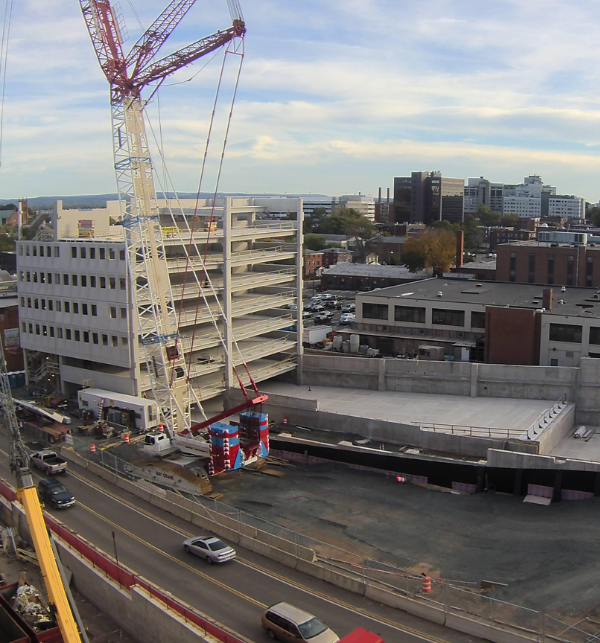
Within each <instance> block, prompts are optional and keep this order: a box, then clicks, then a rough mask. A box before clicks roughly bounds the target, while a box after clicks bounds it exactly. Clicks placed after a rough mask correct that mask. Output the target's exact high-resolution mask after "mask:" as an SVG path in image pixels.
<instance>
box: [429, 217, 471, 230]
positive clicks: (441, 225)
mask: <svg viewBox="0 0 600 643" xmlns="http://www.w3.org/2000/svg"><path fill="white" fill-rule="evenodd" d="M467 216H469V215H467ZM430 227H431V228H433V229H434V230H448V232H456V231H457V230H458V229H459V227H460V226H458V225H457V224H452V223H450V221H445V220H443V221H434V222H433V223H432V224H431V226H430Z"/></svg>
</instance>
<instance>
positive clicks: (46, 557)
mask: <svg viewBox="0 0 600 643" xmlns="http://www.w3.org/2000/svg"><path fill="white" fill-rule="evenodd" d="M0 405H1V407H2V412H3V414H4V417H5V419H6V425H7V427H8V430H9V433H10V468H11V471H12V472H13V473H14V475H15V477H16V479H17V497H18V499H19V502H20V503H21V504H22V505H23V509H24V510H25V516H26V517H27V524H28V526H29V532H30V533H31V538H32V539H33V546H34V547H35V552H36V554H37V558H38V561H39V564H40V569H41V571H42V576H43V577H44V582H45V583H46V590H47V592H48V600H49V601H50V604H51V605H52V606H53V609H54V610H55V612H56V620H57V621H58V626H59V628H60V631H61V634H62V637H63V641H64V643H81V637H80V635H79V631H78V629H77V625H76V622H75V618H74V617H73V612H72V611H71V606H70V605H69V601H68V599H67V594H66V592H65V588H64V585H63V582H62V579H61V576H60V572H59V570H58V566H57V563H56V559H55V558H54V553H53V551H52V544H51V542H50V536H49V535H48V531H47V529H46V523H45V522H44V516H43V514H42V509H41V507H40V503H39V500H38V495H37V490H36V488H35V484H34V481H33V475H32V473H31V467H30V458H29V454H28V452H27V449H26V448H25V445H24V444H23V440H22V438H21V432H20V430H19V421H18V419H17V414H16V411H15V405H14V403H13V398H12V394H11V390H10V383H9V381H8V372H7V369H6V359H5V357H4V352H3V350H2V348H1V346H0Z"/></svg>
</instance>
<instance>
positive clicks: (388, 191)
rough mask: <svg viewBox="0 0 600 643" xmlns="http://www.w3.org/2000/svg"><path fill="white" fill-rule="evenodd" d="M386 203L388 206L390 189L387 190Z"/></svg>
mask: <svg viewBox="0 0 600 643" xmlns="http://www.w3.org/2000/svg"><path fill="white" fill-rule="evenodd" d="M387 202H388V205H389V204H390V188H388V189H387Z"/></svg>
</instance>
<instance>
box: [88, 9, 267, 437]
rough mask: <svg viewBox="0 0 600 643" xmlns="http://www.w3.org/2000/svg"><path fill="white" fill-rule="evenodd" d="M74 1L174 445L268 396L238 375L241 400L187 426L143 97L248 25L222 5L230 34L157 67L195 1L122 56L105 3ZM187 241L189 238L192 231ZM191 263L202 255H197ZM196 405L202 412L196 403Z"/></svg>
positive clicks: (170, 12)
mask: <svg viewBox="0 0 600 643" xmlns="http://www.w3.org/2000/svg"><path fill="white" fill-rule="evenodd" d="M79 2H80V5H81V9H82V12H83V16H84V18H85V21H86V25H87V27H88V31H89V33H90V37H91V40H92V44H93V45H94V49H95V51H96V55H97V57H98V61H99V63H100V67H101V68H102V71H103V72H104V74H105V76H106V78H107V80H108V82H109V83H110V96H111V110H112V127H113V154H114V165H115V173H116V178H117V188H118V193H119V200H120V203H121V209H122V211H121V223H122V224H123V228H124V233H125V243H126V247H127V259H128V266H129V274H130V277H131V284H132V295H133V305H134V310H135V311H136V314H137V317H138V322H139V332H140V338H141V344H142V347H143V352H144V356H145V362H146V369H147V373H148V376H149V381H150V385H151V388H152V394H153V396H154V399H155V400H156V401H157V402H158V405H159V408H160V413H161V418H162V420H163V423H164V427H165V429H166V431H167V433H168V435H169V437H170V438H171V439H172V440H175V439H176V438H177V437H178V435H179V434H184V433H185V434H189V433H190V432H191V433H193V434H195V433H197V432H198V431H199V430H200V429H201V428H204V427H206V426H208V425H209V424H211V423H213V422H215V421H217V420H218V419H222V418H224V417H227V416H231V415H234V414H235V413H237V412H238V411H240V410H244V409H247V408H250V407H253V406H256V405H258V404H261V403H262V402H264V401H265V400H266V399H267V397H266V396H264V395H261V394H260V393H259V392H258V389H257V388H256V385H255V383H254V380H253V379H252V377H250V382H251V384H252V386H253V388H254V394H253V395H252V396H250V395H248V394H247V392H246V390H245V388H244V386H243V385H242V381H241V379H240V378H239V376H238V381H239V383H240V386H241V388H242V391H243V392H244V395H245V397H246V401H245V402H244V403H243V404H241V405H239V406H237V407H235V408H234V409H229V410H228V411H225V412H224V413H221V414H219V415H218V416H217V417H215V418H211V419H207V420H206V421H205V422H202V423H200V424H195V425H194V426H191V424H192V423H191V421H190V407H191V404H192V403H193V402H194V399H193V391H192V387H191V386H190V385H189V372H188V365H187V364H186V361H185V358H184V355H183V352H182V350H181V341H180V337H179V330H178V320H177V315H176V309H175V305H174V301H173V295H172V292H171V284H170V281H169V273H168V267H167V261H166V252H165V245H164V238H163V232H165V233H166V231H170V232H168V233H169V234H175V233H176V231H177V227H175V228H173V229H171V228H167V227H165V228H164V229H163V228H161V221H160V214H159V208H158V205H157V197H156V189H155V185H154V178H153V167H152V161H151V158H150V151H149V147H148V141H147V136H146V130H145V123H144V107H145V102H143V101H142V99H141V92H142V90H143V89H144V88H145V87H147V86H148V85H149V84H151V83H156V84H157V86H160V84H161V83H162V82H164V80H165V79H166V78H167V77H168V76H169V75H171V74H173V73H174V72H176V71H177V70H179V69H181V68H182V67H184V66H186V65H189V64H190V63H192V62H193V61H195V60H197V59H199V58H201V57H202V56H205V55H206V54H208V53H210V52H213V51H215V50H216V49H218V48H220V47H222V46H224V45H226V44H228V43H230V42H231V41H233V40H234V39H243V36H244V34H245V32H246V26H245V23H244V20H243V17H242V13H241V9H240V6H239V3H238V0H227V5H228V7H229V11H230V14H231V17H232V26H231V27H229V28H227V29H225V30H224V31H218V32H217V33H215V34H213V35H211V36H208V37H206V38H202V39H201V40H198V41H196V42H195V43H192V44H191V45H188V46H187V47H184V48H182V49H180V50H178V51H176V52H174V53H172V54H170V55H168V56H166V57H164V58H162V59H160V60H157V61H155V60H154V57H155V56H156V55H157V53H158V51H159V49H160V48H161V47H162V45H163V44H164V43H165V41H166V40H167V38H168V37H169V36H170V34H171V33H172V32H173V30H174V29H175V27H176V26H177V25H178V24H179V23H180V22H181V20H182V19H183V17H184V16H185V15H186V13H187V12H188V11H189V10H190V9H191V7H192V6H193V5H194V4H195V2H196V0H172V1H171V2H170V3H169V4H168V6H167V7H166V9H164V11H163V12H162V13H161V15H160V16H159V17H158V18H157V19H156V20H155V21H154V23H153V24H152V25H151V26H150V27H149V28H148V29H147V30H146V31H145V32H144V34H143V35H142V36H141V37H140V39H139V40H138V41H137V43H136V44H135V45H134V46H133V48H132V49H131V51H130V52H129V54H127V55H125V54H124V53H123V49H122V39H121V26H120V25H119V19H118V16H117V14H116V13H115V11H114V9H113V7H111V4H110V1H109V0H79ZM153 91H156V89H154V90H153ZM209 225H212V223H211V222H209ZM190 238H193V231H192V233H191V234H190ZM186 253H187V251H186ZM196 256H202V255H201V253H197V255H196ZM188 261H189V255H188ZM182 296H183V295H182ZM214 323H215V325H216V322H214ZM195 401H196V402H197V404H198V406H199V407H200V408H201V405H200V403H199V401H198V400H195ZM188 439H189V438H188Z"/></svg>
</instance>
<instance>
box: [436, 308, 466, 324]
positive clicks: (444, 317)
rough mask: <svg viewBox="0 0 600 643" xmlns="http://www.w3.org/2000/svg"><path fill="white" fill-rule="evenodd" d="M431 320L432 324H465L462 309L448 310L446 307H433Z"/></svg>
mask: <svg viewBox="0 0 600 643" xmlns="http://www.w3.org/2000/svg"><path fill="white" fill-rule="evenodd" d="M431 313H432V317H431V321H432V323H433V324H439V325H441V326H460V327H461V328H463V327H464V325H465V311H464V310H450V309H448V308H434V309H433V310H432V311H431Z"/></svg>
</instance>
